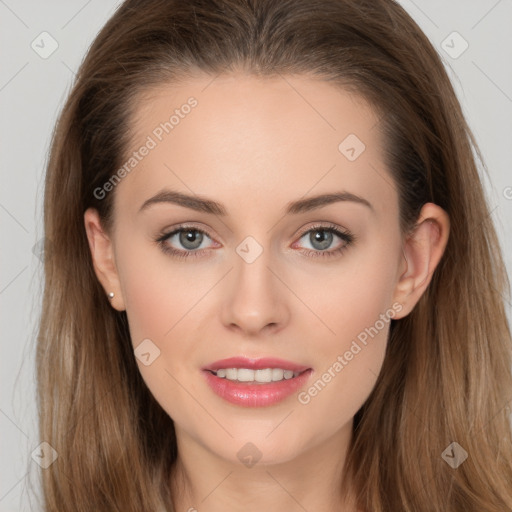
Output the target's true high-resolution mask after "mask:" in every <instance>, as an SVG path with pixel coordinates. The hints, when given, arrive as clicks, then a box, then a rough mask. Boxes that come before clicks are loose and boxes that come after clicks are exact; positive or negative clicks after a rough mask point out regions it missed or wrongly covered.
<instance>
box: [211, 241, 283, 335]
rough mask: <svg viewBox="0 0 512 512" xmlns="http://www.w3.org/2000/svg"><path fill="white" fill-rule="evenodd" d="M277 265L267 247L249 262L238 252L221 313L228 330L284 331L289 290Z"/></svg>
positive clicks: (245, 332)
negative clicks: (281, 277) (270, 256)
mask: <svg viewBox="0 0 512 512" xmlns="http://www.w3.org/2000/svg"><path fill="white" fill-rule="evenodd" d="M274 267H275V265H272V262H271V261H270V258H269V253H268V251H266V250H264V251H263V252H262V254H261V255H260V256H259V257H258V258H256V260H255V261H252V262H250V263H249V262H248V261H246V260H244V259H243V258H242V257H240V256H239V255H238V254H236V253H235V257H234V268H233V270H232V271H231V272H230V273H229V277H228V282H227V283H226V289H225V295H224V299H223V302H222V312H221V316H222V322H223V324H224V325H225V326H226V327H227V328H228V329H230V330H238V331H240V333H241V334H244V335H247V336H257V335H261V334H262V333H267V332H276V331H278V330H281V329H283V328H284V327H285V325H286V324H287V323H288V322H289V318H290V309H289V303H288V301H289V300H290V291H289V290H288V289H287V288H286V286H285V285H284V284H283V282H282V281H281V280H280V279H279V278H278V277H277V276H278V275H279V273H280V272H279V269H278V268H274ZM284 281H286V280H285V279H284Z"/></svg>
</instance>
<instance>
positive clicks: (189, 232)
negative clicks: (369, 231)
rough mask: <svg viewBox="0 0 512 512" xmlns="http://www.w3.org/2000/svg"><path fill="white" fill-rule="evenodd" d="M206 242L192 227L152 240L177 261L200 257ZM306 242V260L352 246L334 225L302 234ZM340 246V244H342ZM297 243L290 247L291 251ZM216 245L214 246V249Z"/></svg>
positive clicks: (203, 234) (346, 233) (346, 234)
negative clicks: (337, 240) (308, 245)
mask: <svg viewBox="0 0 512 512" xmlns="http://www.w3.org/2000/svg"><path fill="white" fill-rule="evenodd" d="M336 238H338V239H339V240H341V241H342V243H341V245H340V243H339V242H338V244H337V245H338V247H337V248H335V249H331V250H327V249H329V247H331V246H332V245H333V242H335V241H336ZM207 239H210V240H212V239H211V238H210V236H209V235H208V234H207V233H206V231H203V230H202V229H199V228H197V227H195V226H187V225H181V226H178V227H177V228H175V229H173V230H172V231H171V232H170V233H162V234H160V235H159V236H158V238H157V239H156V242H157V243H158V244H159V245H160V247H161V249H162V251H163V252H164V253H166V254H169V255H171V256H173V257H177V258H195V257H200V256H201V255H203V253H204V250H205V249H208V248H209V247H208V246H206V247H205V245H204V242H206V241H207ZM302 239H306V243H309V244H310V245H311V249H310V248H306V250H305V251H304V252H305V253H306V254H307V255H308V256H310V257H318V256H321V257H331V256H337V255H340V254H341V253H342V252H343V251H345V250H346V249H347V247H348V246H349V245H350V244H352V243H353V242H354V241H355V239H356V237H355V236H354V235H353V234H352V233H350V232H349V231H348V230H345V231H343V230H341V229H339V228H338V227H337V226H335V225H334V224H329V225H325V224H318V225H316V226H313V227H312V228H309V229H308V230H307V231H305V232H303V233H302V235H301V236H300V238H299V240H302ZM343 242H344V243H343ZM296 244H297V242H295V243H294V244H293V245H292V247H294V248H295V246H296ZM218 246H219V245H218V244H217V247H218Z"/></svg>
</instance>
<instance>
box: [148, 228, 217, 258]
mask: <svg viewBox="0 0 512 512" xmlns="http://www.w3.org/2000/svg"><path fill="white" fill-rule="evenodd" d="M207 238H209V239H210V240H211V238H210V237H209V236H208V234H207V233H206V232H205V231H203V230H202V229H199V228H196V227H193V226H179V227H178V228H176V229H174V230H173V231H171V232H170V233H163V234H162V235H160V236H159V237H158V238H157V239H156V241H157V242H158V244H159V245H160V247H161V248H162V250H163V251H164V252H165V253H167V254H171V255H172V256H176V257H178V258H188V257H196V256H199V255H200V254H201V253H202V249H205V246H204V245H203V242H205V240H206V239H207ZM171 244H173V245H175V246H176V245H177V246H178V249H176V248H174V247H172V245H171Z"/></svg>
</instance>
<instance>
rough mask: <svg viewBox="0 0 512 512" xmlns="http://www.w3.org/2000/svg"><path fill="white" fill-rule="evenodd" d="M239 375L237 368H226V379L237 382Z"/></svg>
mask: <svg viewBox="0 0 512 512" xmlns="http://www.w3.org/2000/svg"><path fill="white" fill-rule="evenodd" d="M237 375H238V370H237V369H236V368H226V379H229V380H236V379H237Z"/></svg>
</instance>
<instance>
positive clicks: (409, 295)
mask: <svg viewBox="0 0 512 512" xmlns="http://www.w3.org/2000/svg"><path fill="white" fill-rule="evenodd" d="M449 230H450V220H449V217H448V215H447V213H446V212H445V211H444V210H443V209H442V208H440V207H439V206H437V205H435V204H433V203H426V204H425V205H424V206H423V208H422V210H421V212H420V216H419V218H418V222H417V224H416V228H415V229H414V231H413V232H412V233H411V234H410V235H409V236H408V237H407V239H406V240H404V243H403V245H402V251H403V255H402V258H403V259H402V262H401V264H402V266H401V269H403V268H404V267H405V270H401V275H400V276H399V278H398V282H397V284H396V288H395V300H396V301H398V302H400V303H401V304H403V306H404V307H403V310H402V311H401V314H400V317H397V318H402V317H404V316H407V315H408V314H409V313H410V312H411V311H412V310H413V308H414V306H415V305H416V304H417V302H418V301H419V299H420V298H421V296H422V295H423V293H424V292H425V290H426V289H427V287H428V285H429V284H430V281H431V279H432V276H433V274H434V270H435V269H436V267H437V265H438V263H439V261H440V260H441V257H442V255H443V253H444V250H445V248H446V245H447V243H448V237H449Z"/></svg>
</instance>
